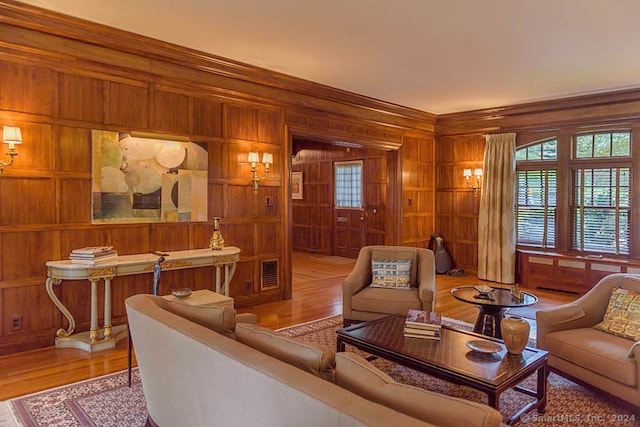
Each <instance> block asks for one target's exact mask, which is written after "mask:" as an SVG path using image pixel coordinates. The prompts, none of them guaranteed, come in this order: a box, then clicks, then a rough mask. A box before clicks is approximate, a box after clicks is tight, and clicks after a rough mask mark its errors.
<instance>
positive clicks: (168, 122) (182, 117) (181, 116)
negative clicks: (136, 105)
mask: <svg viewBox="0 0 640 427" xmlns="http://www.w3.org/2000/svg"><path fill="white" fill-rule="evenodd" d="M153 98H154V103H153V107H154V109H153V111H154V128H155V129H156V130H158V131H168V132H175V133H178V134H185V135H186V134H188V133H189V97H187V96H186V95H181V94H178V93H171V92H166V91H162V90H157V89H156V90H155V91H154V92H153Z"/></svg>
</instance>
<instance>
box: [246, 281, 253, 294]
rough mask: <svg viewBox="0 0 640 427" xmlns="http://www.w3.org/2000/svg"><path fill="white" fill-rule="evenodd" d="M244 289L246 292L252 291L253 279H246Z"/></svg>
mask: <svg viewBox="0 0 640 427" xmlns="http://www.w3.org/2000/svg"><path fill="white" fill-rule="evenodd" d="M244 291H245V292H246V293H250V292H251V291H253V283H252V282H251V280H245V282H244Z"/></svg>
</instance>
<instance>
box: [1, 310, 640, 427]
mask: <svg viewBox="0 0 640 427" xmlns="http://www.w3.org/2000/svg"><path fill="white" fill-rule="evenodd" d="M445 324H448V325H451V326H455V327H459V328H462V329H469V328H471V327H472V325H470V324H469V323H465V322H460V321H456V320H453V319H445ZM341 327H342V317H341V316H339V315H338V316H332V317H328V318H325V319H320V320H316V321H312V322H308V323H305V324H302V325H297V326H292V327H289V328H285V329H281V332H283V333H285V334H287V335H289V336H291V337H297V338H300V339H303V340H306V341H310V342H317V343H324V344H326V345H329V346H331V347H332V348H333V347H334V346H335V339H336V331H337V330H338V329H339V328H341ZM347 350H348V351H356V352H359V351H358V350H356V349H354V348H353V347H350V346H347ZM360 353H362V354H363V356H367V354H366V353H363V352H360ZM372 363H373V364H374V365H376V366H377V367H378V368H379V369H381V370H383V371H384V372H386V373H388V374H389V375H390V376H391V377H392V378H394V379H395V380H396V381H400V382H402V383H405V384H411V385H415V386H418V387H422V388H425V389H427V390H432V391H435V392H438V393H442V394H446V395H450V396H456V397H460V398H464V399H468V400H473V401H477V402H482V403H487V397H486V395H485V394H484V393H480V392H478V391H475V390H473V389H471V388H468V387H464V386H458V385H455V384H451V383H448V382H446V381H442V380H438V379H436V378H433V377H430V376H428V375H425V374H422V373H420V372H417V371H414V370H412V369H409V368H405V367H403V366H400V365H397V364H394V363H392V362H389V361H386V360H384V359H380V358H378V359H375V360H373V362H372ZM548 384H549V388H548V396H547V399H548V403H547V411H546V412H545V413H544V414H537V413H535V412H534V413H532V414H527V415H526V416H524V417H523V418H522V419H521V421H520V422H518V423H517V424H516V425H519V426H525V425H527V424H534V425H539V426H577V425H589V426H610V425H615V426H632V425H640V422H639V421H634V420H636V419H637V420H640V415H639V414H634V413H633V412H632V411H631V410H630V409H629V408H627V407H626V406H622V405H619V404H618V403H616V402H615V401H613V400H612V399H608V398H607V397H605V396H602V395H601V394H599V393H598V392H596V391H593V390H589V389H586V388H584V387H581V386H579V385H577V384H574V383H573V382H571V381H568V380H566V379H564V378H562V377H560V376H558V375H556V374H551V375H550V376H549V383H548ZM524 385H525V386H527V387H529V388H535V378H530V379H528V380H526V381H525V384H524ZM528 399H531V398H529V397H527V396H524V395H522V394H520V393H516V392H514V391H507V392H505V393H503V394H502V396H501V398H500V409H501V412H502V413H503V415H505V416H511V415H512V414H514V413H515V412H516V411H517V409H518V408H520V407H522V406H524V404H525V403H526V402H528V401H529V400H528ZM2 403H6V404H7V405H8V409H9V410H10V414H11V415H12V418H13V417H15V419H17V421H18V424H13V423H11V422H6V421H7V420H5V419H0V421H5V422H0V426H2V427H5V426H7V427H13V426H14V425H17V426H24V427H36V426H38V427H40V426H42V427H44V426H47V427H67V426H100V427H102V426H104V427H136V426H144V424H145V421H146V417H147V410H146V405H145V400H144V394H143V391H142V385H141V384H140V377H139V374H138V370H137V369H134V370H133V382H132V387H131V388H129V387H127V372H126V371H122V372H118V373H115V374H110V375H105V376H102V377H99V378H95V379H91V380H87V381H82V382H79V383H75V384H70V385H67V386H62V387H58V388H55V389H50V390H45V391H43V392H39V393H34V394H31V395H27V396H22V397H19V398H15V399H12V400H9V401H7V402H0V404H2ZM0 418H2V417H0Z"/></svg>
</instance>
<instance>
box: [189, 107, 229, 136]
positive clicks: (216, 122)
mask: <svg viewBox="0 0 640 427" xmlns="http://www.w3.org/2000/svg"><path fill="white" fill-rule="evenodd" d="M193 133H194V134H196V135H204V136H217V137H221V136H222V103H221V102H218V101H215V100H213V99H209V98H193Z"/></svg>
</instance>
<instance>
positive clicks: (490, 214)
mask: <svg viewBox="0 0 640 427" xmlns="http://www.w3.org/2000/svg"><path fill="white" fill-rule="evenodd" d="M486 140H487V144H486V146H485V150H484V171H483V174H482V175H483V177H482V180H483V183H482V192H481V196H480V217H479V218H478V278H480V279H484V280H491V281H494V282H499V283H515V276H516V219H515V213H514V202H515V170H516V162H515V151H516V134H515V133H503V134H498V135H487V136H486Z"/></svg>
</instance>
